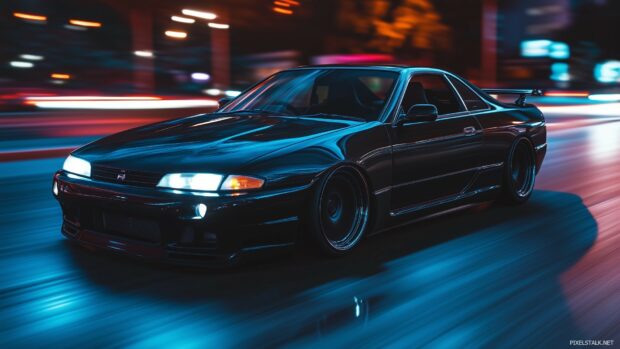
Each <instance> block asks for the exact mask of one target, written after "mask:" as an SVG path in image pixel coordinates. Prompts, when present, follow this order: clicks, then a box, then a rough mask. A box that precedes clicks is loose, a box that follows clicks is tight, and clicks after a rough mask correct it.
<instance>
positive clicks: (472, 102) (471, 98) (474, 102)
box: [448, 76, 489, 110]
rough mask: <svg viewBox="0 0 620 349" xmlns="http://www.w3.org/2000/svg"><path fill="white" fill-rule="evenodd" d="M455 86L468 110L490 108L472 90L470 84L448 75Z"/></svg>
mask: <svg viewBox="0 0 620 349" xmlns="http://www.w3.org/2000/svg"><path fill="white" fill-rule="evenodd" d="M448 78H449V79H450V82H451V83H452V85H454V88H456V90H457V91H458V92H459V94H460V95H461V98H463V102H464V103H465V106H467V110H482V109H488V108H489V106H488V105H487V104H486V103H485V102H484V101H483V100H482V99H481V98H480V97H478V95H477V94H476V93H475V92H474V91H472V90H471V88H469V87H468V86H465V84H464V83H462V82H461V81H460V80H458V79H455V78H453V77H451V76H450V77H448Z"/></svg>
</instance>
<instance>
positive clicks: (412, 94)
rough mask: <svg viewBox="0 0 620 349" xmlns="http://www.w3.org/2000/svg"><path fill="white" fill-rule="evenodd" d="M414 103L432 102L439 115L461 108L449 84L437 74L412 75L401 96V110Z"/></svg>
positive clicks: (404, 110)
mask: <svg viewBox="0 0 620 349" xmlns="http://www.w3.org/2000/svg"><path fill="white" fill-rule="evenodd" d="M415 104H433V105H435V106H436V107H437V111H438V112H439V115H443V114H450V113H456V112H459V111H462V110H463V109H462V107H461V105H460V104H459V102H458V100H457V97H456V96H455V94H454V90H453V89H452V87H451V86H450V84H449V83H448V82H447V81H446V80H445V78H444V77H443V76H442V75H437V74H420V75H414V76H413V79H411V81H410V82H409V86H407V90H406V91H405V95H404V96H403V102H402V104H401V108H402V112H404V113H406V112H407V110H409V108H411V107H412V106H413V105H415Z"/></svg>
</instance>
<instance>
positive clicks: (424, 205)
mask: <svg viewBox="0 0 620 349" xmlns="http://www.w3.org/2000/svg"><path fill="white" fill-rule="evenodd" d="M499 188H501V186H499V185H492V186H488V187H484V188H480V189H476V190H472V191H468V192H465V193H460V194H456V195H452V196H447V197H444V198H439V199H437V200H433V201H430V202H425V203H422V204H416V205H412V206H407V207H403V208H399V209H397V210H394V211H390V216H391V217H398V216H401V215H404V214H409V213H414V212H417V211H422V210H425V209H428V208H432V207H435V206H441V205H445V204H449V203H451V202H454V201H459V200H463V199H467V198H470V197H473V196H476V195H478V194H482V193H486V192H489V191H492V190H496V189H499Z"/></svg>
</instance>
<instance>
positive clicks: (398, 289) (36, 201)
mask: <svg viewBox="0 0 620 349" xmlns="http://www.w3.org/2000/svg"><path fill="white" fill-rule="evenodd" d="M549 130H550V132H549V147H548V148H549V150H548V153H547V159H546V162H545V164H544V166H543V169H542V171H541V173H540V175H539V177H538V179H537V186H536V191H535V193H534V195H533V197H532V199H531V201H530V202H529V203H527V204H525V205H522V206H519V207H503V206H498V205H484V206H481V207H477V208H473V209H468V210H466V211H461V212H458V213H453V214H450V215H446V216H441V217H438V218H434V219H431V220H427V221H423V222H418V223H415V224H412V225H409V226H406V227H403V228H400V229H397V230H394V231H391V232H388V233H386V234H382V235H379V236H375V237H372V238H369V239H367V240H366V241H364V242H363V244H362V246H361V247H360V248H359V249H357V250H356V251H355V252H354V253H353V254H352V255H351V256H348V257H346V258H341V259H324V258H320V257H315V256H313V255H311V254H308V253H300V254H295V255H289V256H282V257H277V258H274V259H271V260H267V261H264V262H262V263H257V264H254V265H247V266H244V267H242V268H237V269H233V270H224V271H209V270H195V269H194V270H193V269H182V268H170V267H164V266H160V265H152V264H145V263H140V262H137V261H135V260H129V259H125V258H121V257H115V256H111V255H108V254H102V253H93V252H90V251H88V250H84V249H81V248H79V247H76V246H73V245H72V244H70V243H68V242H67V241H66V240H65V239H64V238H63V237H62V236H61V235H60V223H61V212H60V210H59V208H58V205H57V204H56V202H55V200H54V199H53V197H52V195H51V193H50V185H51V175H52V173H53V172H54V171H55V170H56V169H57V168H59V167H60V165H61V163H62V159H46V160H32V161H23V162H9V163H2V164H0V183H1V185H0V222H1V223H0V234H2V242H3V243H2V244H1V245H0V263H1V270H2V273H0V294H1V297H0V347H2V348H8V347H26V346H28V347H32V346H42V345H45V347H57V346H62V347H80V348H86V347H89V348H92V347H104V346H105V347H109V346H112V347H134V348H149V347H182V348H205V347H213V348H226V347H251V348H259V347H273V346H308V347H319V345H320V347H322V348H328V347H348V348H353V347H355V348H357V347H371V348H372V347H424V346H428V347H446V348H453V347H454V348H467V347H489V348H501V347H515V348H534V347H540V348H562V347H569V340H571V339H576V340H579V339H615V340H616V343H615V345H616V346H618V345H620V342H618V341H619V340H620V210H619V209H620V119H619V120H616V119H614V118H605V119H592V118H588V119H585V118H584V119H582V120H581V119H579V118H577V119H576V118H572V117H571V118H563V117H562V118H560V117H558V118H553V117H550V118H549Z"/></svg>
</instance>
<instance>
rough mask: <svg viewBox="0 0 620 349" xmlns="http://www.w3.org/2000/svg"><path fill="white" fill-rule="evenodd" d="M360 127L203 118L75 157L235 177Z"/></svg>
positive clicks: (120, 138) (118, 139)
mask: <svg viewBox="0 0 620 349" xmlns="http://www.w3.org/2000/svg"><path fill="white" fill-rule="evenodd" d="M358 124H360V122H356V121H349V120H334V119H323V118H320V119H319V118H307V117H287V116H265V115H248V114H243V115H240V114H203V115H197V116H192V117H187V118H182V119H176V120H171V121H166V122H162V123H157V124H152V125H147V126H143V127H139V128H136V129H132V130H128V131H124V132H121V133H117V134H114V135H111V136H108V137H105V138H102V139H100V140H98V141H95V142H93V143H91V144H88V145H86V146H84V147H82V148H80V149H78V150H76V151H75V152H74V153H73V154H74V155H75V156H78V157H81V158H84V159H86V160H89V161H91V162H92V163H93V164H99V165H104V166H111V167H118V168H123V169H130V170H131V169H133V170H141V171H150V172H158V173H168V172H199V171H201V172H212V173H231V172H234V171H235V170H237V169H240V168H242V167H243V166H244V165H245V164H247V163H249V162H251V161H253V160H256V159H257V158H259V157H263V156H266V155H268V154H270V153H272V152H274V151H276V150H280V149H283V148H285V147H288V146H290V145H293V144H297V143H300V142H303V141H306V140H309V139H312V138H315V137H319V136H321V135H325V134H327V133H332V132H334V131H336V130H340V129H344V128H347V127H350V126H353V125H358Z"/></svg>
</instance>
